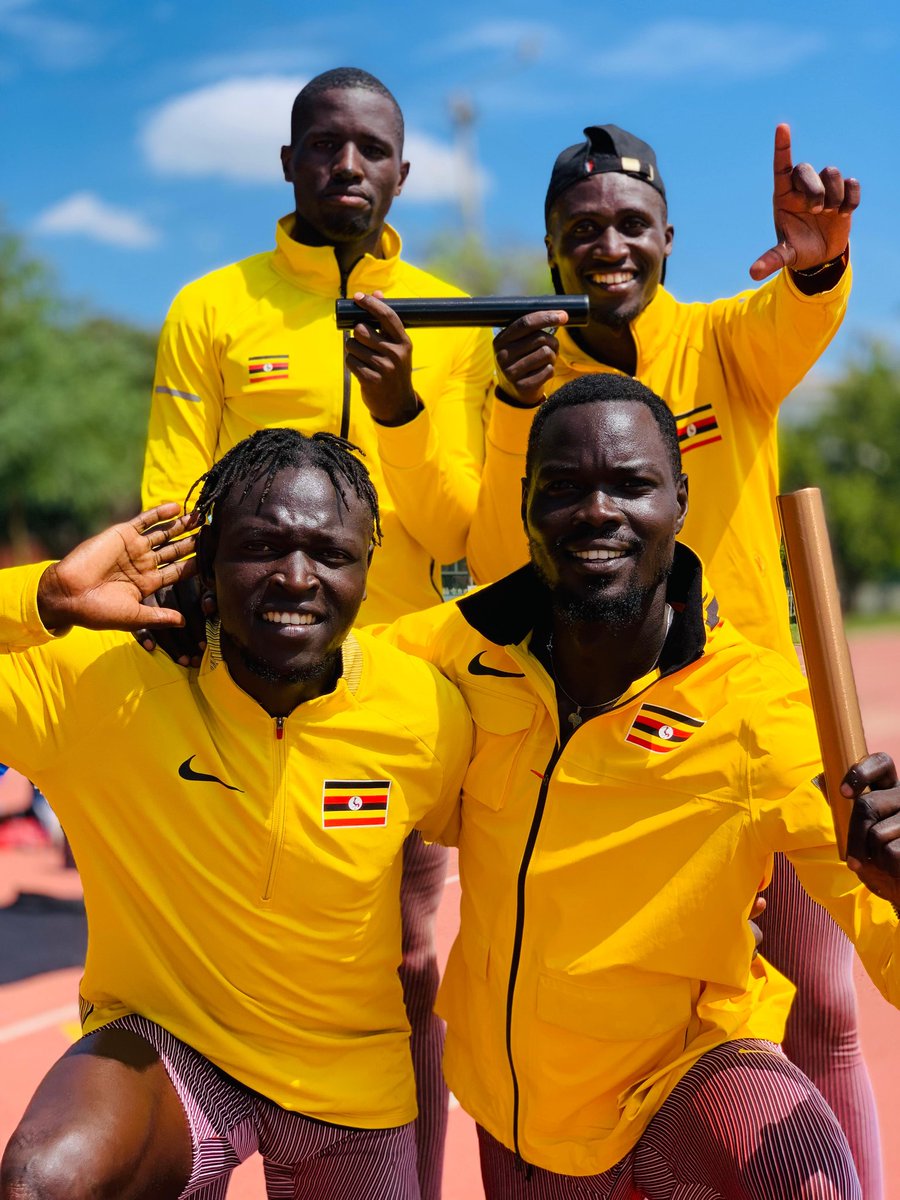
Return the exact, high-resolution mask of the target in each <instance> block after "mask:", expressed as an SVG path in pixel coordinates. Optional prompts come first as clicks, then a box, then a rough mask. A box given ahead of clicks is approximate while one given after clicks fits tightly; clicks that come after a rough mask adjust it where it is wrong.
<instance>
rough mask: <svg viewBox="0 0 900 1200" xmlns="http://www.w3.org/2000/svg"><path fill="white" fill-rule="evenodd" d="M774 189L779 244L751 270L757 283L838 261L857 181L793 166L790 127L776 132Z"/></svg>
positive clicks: (835, 170)
mask: <svg viewBox="0 0 900 1200" xmlns="http://www.w3.org/2000/svg"><path fill="white" fill-rule="evenodd" d="M774 175H775V184H774V192H773V196H772V209H773V215H774V218H775V236H776V237H777V239H778V241H777V244H776V245H774V246H773V247H772V248H771V249H770V250H767V251H766V252H765V254H761V255H760V256H759V258H758V259H757V260H756V262H755V263H754V264H753V266H752V267H751V268H750V275H751V277H752V278H753V279H757V280H759V279H765V278H766V276H767V275H771V274H772V272H773V271H778V270H780V269H781V268H782V267H790V269H791V270H792V271H809V270H811V269H814V268H816V267H819V266H822V265H823V264H825V263H830V262H831V261H832V260H833V259H836V258H838V257H839V256H840V255H841V254H843V252H844V251H845V250H846V248H847V242H848V240H849V237H850V222H851V220H852V216H853V211H854V209H855V208H856V207H857V205H858V204H859V181H858V180H857V179H845V178H844V176H843V175H842V174H841V172H840V171H839V170H838V168H837V167H825V168H824V169H823V170H822V171H819V172H817V171H816V170H815V169H814V168H813V166H812V165H811V164H810V163H798V164H797V165H796V166H794V163H793V158H792V156H791V129H790V126H789V125H777V126H776V127H775V161H774Z"/></svg>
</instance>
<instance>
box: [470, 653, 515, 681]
mask: <svg viewBox="0 0 900 1200" xmlns="http://www.w3.org/2000/svg"><path fill="white" fill-rule="evenodd" d="M482 654H484V651H483V650H482V651H481V652H480V653H479V654H476V655H475V657H474V658H473V659H472V661H471V662H470V663H469V674H470V675H496V676H498V678H500V679H524V678H525V676H524V675H523V674H522V672H521V671H498V670H497V668H496V667H486V666H485V665H484V663H483V662H482V661H481V655H482Z"/></svg>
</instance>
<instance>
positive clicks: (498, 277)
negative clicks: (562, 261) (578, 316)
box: [425, 232, 553, 296]
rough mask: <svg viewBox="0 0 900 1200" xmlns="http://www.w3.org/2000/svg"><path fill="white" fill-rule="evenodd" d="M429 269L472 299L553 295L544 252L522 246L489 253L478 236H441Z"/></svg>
mask: <svg viewBox="0 0 900 1200" xmlns="http://www.w3.org/2000/svg"><path fill="white" fill-rule="evenodd" d="M425 266H426V268H427V270H429V271H431V272H433V273H434V274H435V275H437V276H439V277H440V278H441V279H446V280H447V281H448V282H450V283H453V284H455V285H456V286H457V287H460V288H463V290H464V291H467V292H468V293H469V294H470V295H472V296H532V295H536V296H539V295H543V294H544V293H545V292H552V291H553V288H552V286H551V283H550V272H549V270H548V268H547V259H546V256H545V255H544V253H543V251H542V250H540V249H539V248H538V249H534V248H532V247H529V248H527V249H525V248H523V247H522V246H512V245H511V246H506V247H501V248H500V249H498V250H489V249H488V248H487V247H486V246H485V244H484V243H483V242H482V240H481V239H480V238H479V237H476V236H475V235H474V234H459V233H450V232H444V233H439V234H438V235H437V236H436V237H435V238H434V240H433V241H432V242H431V244H430V246H429V247H428V249H427V251H426V254H425Z"/></svg>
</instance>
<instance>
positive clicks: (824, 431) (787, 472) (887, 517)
mask: <svg viewBox="0 0 900 1200" xmlns="http://www.w3.org/2000/svg"><path fill="white" fill-rule="evenodd" d="M781 446H782V463H781V475H782V488H783V490H784V491H792V490H793V489H794V488H798V487H813V486H814V487H820V488H821V489H822V496H823V500H824V504H825V512H826V516H827V518H828V529H829V533H830V536H831V542H832V548H833V551H834V557H835V569H836V571H837V574H838V580H839V583H840V585H841V589H842V591H843V593H844V599H845V602H846V603H847V606H848V607H851V608H852V607H853V604H854V601H855V599H856V597H857V591H858V588H859V586H860V584H862V583H864V582H870V583H892V582H897V583H900V357H898V355H897V353H896V352H895V351H892V350H890V349H889V348H888V347H886V346H883V345H879V344H872V345H869V346H865V347H863V348H861V349H860V351H859V352H858V354H857V356H856V358H855V359H854V360H853V361H851V362H850V363H849V364H848V365H847V366H846V367H845V369H844V372H843V374H842V375H841V377H840V378H839V379H837V380H836V381H835V382H834V384H833V385H832V386H831V388H830V389H829V395H828V398H827V400H826V403H825V404H824V406H823V407H822V408H821V409H820V411H819V412H818V413H816V415H815V416H813V417H812V418H811V419H809V420H808V421H806V422H805V423H803V424H801V425H799V426H794V427H791V428H785V429H783V430H782V435H781Z"/></svg>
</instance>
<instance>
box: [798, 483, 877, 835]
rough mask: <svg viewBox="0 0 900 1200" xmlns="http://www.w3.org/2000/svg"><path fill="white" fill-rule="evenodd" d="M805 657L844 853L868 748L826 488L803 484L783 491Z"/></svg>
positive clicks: (823, 759) (829, 795)
mask: <svg viewBox="0 0 900 1200" xmlns="http://www.w3.org/2000/svg"><path fill="white" fill-rule="evenodd" d="M778 512H779V514H780V516H781V528H782V532H783V533H784V545H785V550H786V551H787V563H788V572H789V574H790V577H791V588H792V590H793V593H794V608H795V611H796V613H797V624H798V626H799V628H800V643H801V645H802V647H803V660H804V663H805V665H806V676H807V679H808V680H809V690H810V694H811V696H812V705H813V713H814V714H815V718H816V729H817V731H818V734H819V747H820V749H821V751H822V764H823V766H824V768H825V785H826V788H827V793H828V803H829V804H830V805H831V813H832V816H833V818H834V830H835V833H836V835H837V844H838V849H839V851H840V855H841V858H846V857H847V827H848V825H849V823H850V812H851V809H852V807H853V801H852V800H848V799H847V798H846V797H845V796H842V795H841V783H842V781H843V778H844V776H845V775H846V774H847V771H848V770H849V769H850V767H852V766H853V764H854V763H855V762H858V760H859V759H861V758H863V757H864V755H865V754H866V738H865V734H864V733H863V724H862V717H861V716H860V712H859V699H858V698H857V695H856V684H855V682H854V679H853V667H852V665H851V662H850V651H849V649H848V648H847V639H846V637H845V636H844V626H843V622H842V621H841V603H840V597H839V596H838V589H837V581H836V580H835V575H834V563H833V562H832V558H831V546H830V544H829V541H828V527H827V525H826V524H825V510H824V509H823V507H822V493H821V492H820V491H819V489H818V488H801V490H800V491H798V492H789V493H787V494H786V495H783V496H779V497H778Z"/></svg>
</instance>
